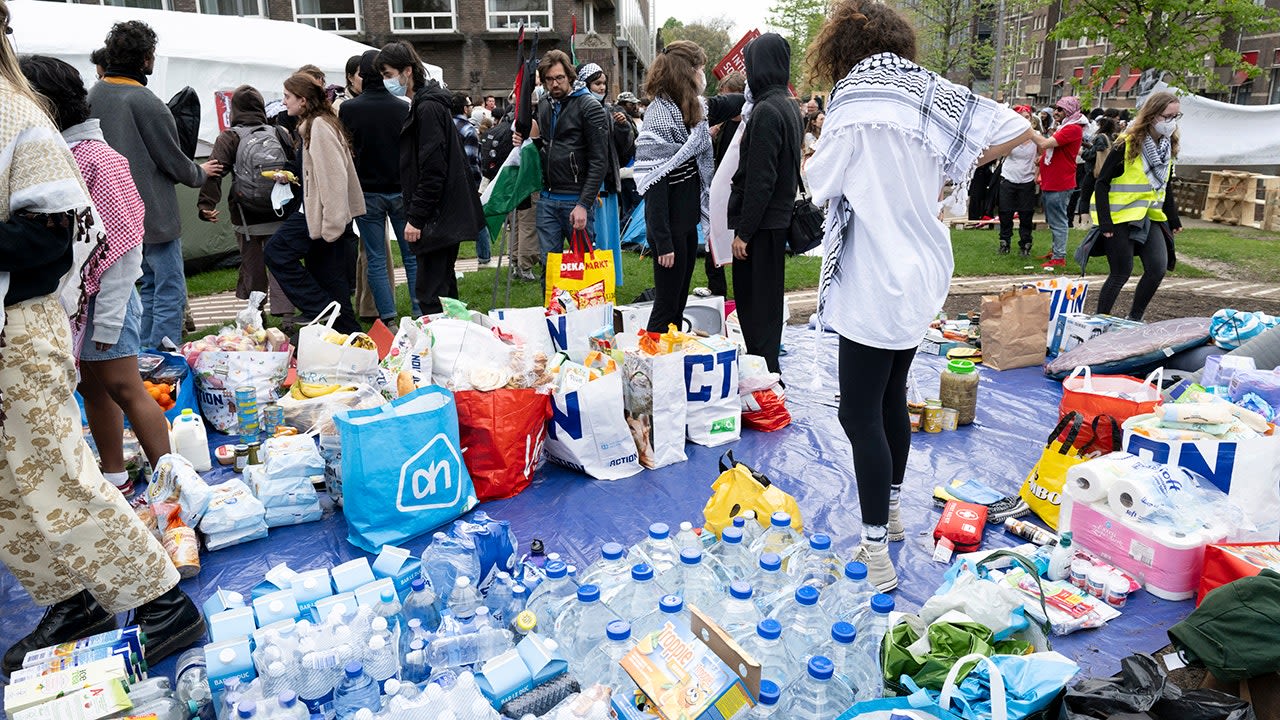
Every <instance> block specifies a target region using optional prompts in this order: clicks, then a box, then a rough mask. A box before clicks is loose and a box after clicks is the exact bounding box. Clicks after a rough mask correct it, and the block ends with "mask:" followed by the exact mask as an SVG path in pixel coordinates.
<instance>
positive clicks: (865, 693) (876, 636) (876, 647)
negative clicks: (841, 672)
mask: <svg viewBox="0 0 1280 720" xmlns="http://www.w3.org/2000/svg"><path fill="white" fill-rule="evenodd" d="M891 612H893V598H892V597H889V596H888V595H885V594H883V593H881V594H878V595H874V596H872V598H871V612H870V613H868V614H867V615H866V616H865V617H863V619H862V624H861V625H859V626H857V628H858V639H857V640H855V641H854V646H853V652H854V654H855V655H858V656H861V657H866V658H868V659H869V662H868V663H867V666H866V668H865V671H866V673H868V674H871V675H872V677H858V676H851V678H852V679H853V681H854V683H855V685H856V686H857V688H858V699H859V700H874V699H876V698H878V697H880V696H881V695H882V694H883V693H884V682H883V681H881V680H880V676H881V672H882V668H881V666H880V645H881V643H882V641H883V640H884V636H885V634H886V633H888V632H889V613H891Z"/></svg>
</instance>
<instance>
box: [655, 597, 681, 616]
mask: <svg viewBox="0 0 1280 720" xmlns="http://www.w3.org/2000/svg"><path fill="white" fill-rule="evenodd" d="M658 609H659V610H661V611H662V612H664V613H678V612H680V611H681V610H683V609H684V600H681V599H680V596H679V595H663V596H662V599H661V600H659V601H658Z"/></svg>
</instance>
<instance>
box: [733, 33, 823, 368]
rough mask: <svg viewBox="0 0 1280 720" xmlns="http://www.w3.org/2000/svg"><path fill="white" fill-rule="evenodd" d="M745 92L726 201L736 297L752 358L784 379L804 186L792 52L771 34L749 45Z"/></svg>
mask: <svg viewBox="0 0 1280 720" xmlns="http://www.w3.org/2000/svg"><path fill="white" fill-rule="evenodd" d="M743 54H744V59H745V60H746V64H747V88H748V89H749V90H750V92H751V93H752V95H753V96H754V100H755V106H754V108H752V110H751V113H750V117H749V119H747V120H746V123H747V126H746V129H745V130H744V131H743V134H742V142H741V144H740V145H739V151H740V153H741V155H740V161H739V165H738V171H737V172H736V173H734V175H733V186H732V189H731V190H730V193H729V207H728V220H729V227H730V228H731V229H732V230H734V238H733V263H734V268H733V296H734V299H735V300H737V302H738V320H739V321H740V322H741V323H742V336H743V339H744V340H745V341H746V345H747V352H749V353H751V354H752V355H759V356H761V357H763V358H764V359H765V362H766V363H768V365H769V370H770V371H771V372H781V370H780V369H779V366H778V352H779V350H780V348H781V346H782V291H783V283H784V281H785V280H786V250H787V233H788V228H790V227H791V212H792V208H793V207H794V206H795V199H796V188H797V187H798V186H799V183H800V146H801V140H802V138H803V135H804V129H803V125H802V123H801V120H800V108H798V107H797V106H796V103H795V101H793V100H792V99H791V97H790V95H789V92H788V90H787V82H788V80H789V79H790V76H791V46H790V45H789V44H787V41H786V40H784V39H783V38H782V36H781V35H777V34H776V33H766V34H764V35H761V36H760V37H758V38H756V39H755V40H753V41H752V42H751V44H749V45H747V47H746V50H745V51H744V53H743Z"/></svg>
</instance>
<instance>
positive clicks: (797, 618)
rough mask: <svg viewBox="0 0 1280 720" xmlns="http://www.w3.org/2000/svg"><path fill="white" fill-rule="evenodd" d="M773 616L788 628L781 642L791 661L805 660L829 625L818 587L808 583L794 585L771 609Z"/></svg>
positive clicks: (824, 635)
mask: <svg viewBox="0 0 1280 720" xmlns="http://www.w3.org/2000/svg"><path fill="white" fill-rule="evenodd" d="M773 617H774V618H776V619H777V621H778V622H779V623H780V624H781V625H782V627H784V628H786V629H787V637H786V638H785V639H784V640H783V642H782V644H783V647H785V648H786V649H787V657H788V658H789V659H790V660H791V662H793V663H801V664H803V663H804V661H806V660H808V659H809V656H811V655H812V654H813V649H814V648H815V647H817V646H818V645H820V644H821V643H822V642H823V640H825V639H826V637H827V632H828V631H829V630H830V628H831V619H830V618H829V617H827V614H826V613H824V612H823V611H822V608H820V607H818V589H817V588H815V587H812V586H810V585H801V586H800V587H798V588H796V592H795V595H794V596H792V598H791V600H790V601H788V602H784V603H781V604H779V605H778V607H777V609H775V610H774V611H773Z"/></svg>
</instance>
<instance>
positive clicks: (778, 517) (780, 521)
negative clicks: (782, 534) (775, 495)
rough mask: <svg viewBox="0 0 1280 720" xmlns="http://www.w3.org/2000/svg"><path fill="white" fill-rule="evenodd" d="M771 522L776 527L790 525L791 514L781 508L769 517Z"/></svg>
mask: <svg viewBox="0 0 1280 720" xmlns="http://www.w3.org/2000/svg"><path fill="white" fill-rule="evenodd" d="M769 524H771V525H773V526H774V527H790V525H791V515H789V514H787V513H784V512H782V511H781V510H779V511H778V512H776V513H774V514H773V515H771V516H770V517H769Z"/></svg>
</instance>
